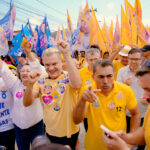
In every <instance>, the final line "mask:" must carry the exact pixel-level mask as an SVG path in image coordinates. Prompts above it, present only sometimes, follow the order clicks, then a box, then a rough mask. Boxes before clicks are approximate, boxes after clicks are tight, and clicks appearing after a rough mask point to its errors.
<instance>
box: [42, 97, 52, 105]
mask: <svg viewBox="0 0 150 150" xmlns="http://www.w3.org/2000/svg"><path fill="white" fill-rule="evenodd" d="M42 99H43V102H44V103H45V104H50V103H51V102H52V100H53V97H52V96H51V95H50V96H43V97H42Z"/></svg>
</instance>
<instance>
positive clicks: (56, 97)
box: [52, 91, 59, 100]
mask: <svg viewBox="0 0 150 150" xmlns="http://www.w3.org/2000/svg"><path fill="white" fill-rule="evenodd" d="M52 97H53V99H54V100H57V99H58V98H59V93H58V91H54V92H53V93H52Z"/></svg>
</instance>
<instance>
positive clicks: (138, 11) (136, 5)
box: [135, 0, 142, 20]
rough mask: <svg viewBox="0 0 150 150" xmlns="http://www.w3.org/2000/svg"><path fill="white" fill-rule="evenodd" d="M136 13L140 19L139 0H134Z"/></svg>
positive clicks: (140, 8)
mask: <svg viewBox="0 0 150 150" xmlns="http://www.w3.org/2000/svg"><path fill="white" fill-rule="evenodd" d="M135 11H136V15H137V16H138V17H139V18H140V19H141V20H142V7H141V2H140V0H135Z"/></svg>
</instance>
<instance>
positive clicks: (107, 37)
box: [102, 20, 112, 53]
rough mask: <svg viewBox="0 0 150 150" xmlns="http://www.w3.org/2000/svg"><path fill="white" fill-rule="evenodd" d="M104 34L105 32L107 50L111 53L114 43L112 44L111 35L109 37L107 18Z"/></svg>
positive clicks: (103, 29)
mask: <svg viewBox="0 0 150 150" xmlns="http://www.w3.org/2000/svg"><path fill="white" fill-rule="evenodd" d="M102 34H103V38H104V42H105V45H106V47H107V50H108V51H109V52H110V53H111V52H112V45H111V41H110V37H109V30H108V27H107V25H106V22H105V20H104V25H103V28H102Z"/></svg>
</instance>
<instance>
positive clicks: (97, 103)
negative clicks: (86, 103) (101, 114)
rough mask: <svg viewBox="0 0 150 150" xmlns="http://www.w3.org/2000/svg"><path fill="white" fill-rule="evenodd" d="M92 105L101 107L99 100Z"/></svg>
mask: <svg viewBox="0 0 150 150" xmlns="http://www.w3.org/2000/svg"><path fill="white" fill-rule="evenodd" d="M92 106H95V107H99V106H100V105H99V102H96V103H93V104H92Z"/></svg>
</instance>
